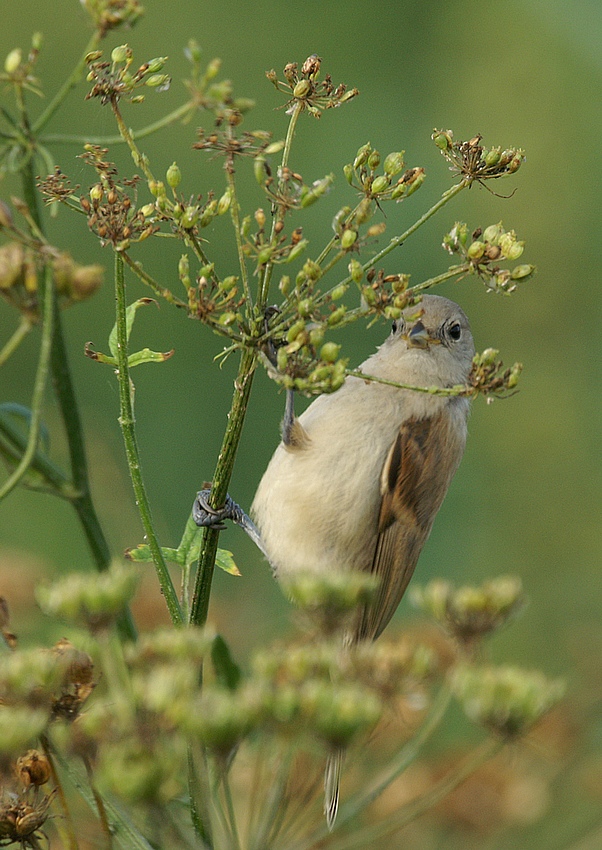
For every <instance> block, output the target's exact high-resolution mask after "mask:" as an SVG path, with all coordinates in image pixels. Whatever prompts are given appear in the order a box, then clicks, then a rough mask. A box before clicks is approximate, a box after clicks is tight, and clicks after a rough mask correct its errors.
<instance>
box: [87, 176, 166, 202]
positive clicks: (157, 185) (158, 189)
mask: <svg viewBox="0 0 602 850" xmlns="http://www.w3.org/2000/svg"><path fill="white" fill-rule="evenodd" d="M148 188H149V191H150V193H151V195H153V196H154V197H155V198H159V197H161V195H165V184H164V183H163V182H162V181H161V180H149V183H148ZM90 194H92V193H90Z"/></svg>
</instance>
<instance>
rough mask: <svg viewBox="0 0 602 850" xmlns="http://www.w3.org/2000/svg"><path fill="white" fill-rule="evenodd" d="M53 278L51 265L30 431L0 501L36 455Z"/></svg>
mask: <svg viewBox="0 0 602 850" xmlns="http://www.w3.org/2000/svg"><path fill="white" fill-rule="evenodd" d="M54 312H55V299H54V277H53V273H52V267H51V266H50V265H47V266H45V268H44V290H43V319H42V341H41V344H40V356H39V359H38V368H37V371H36V377H35V383H34V387H33V393H32V397H31V420H30V423H29V434H28V437H27V446H26V448H25V451H24V452H23V456H22V457H21V460H20V462H19V463H18V464H17V467H16V469H14V470H13V472H12V474H11V475H9V477H8V478H7V480H6V481H5V482H4V484H3V485H2V487H0V501H1V500H2V499H4V498H5V496H8V494H9V493H10V492H11V491H12V490H13V489H14V488H15V487H16V486H17V484H18V483H19V482H20V481H21V479H22V478H23V476H24V475H25V474H26V472H27V470H28V469H29V466H30V464H31V462H32V460H33V458H34V456H35V453H36V451H37V448H38V440H39V438H40V425H41V423H42V405H43V403H44V392H45V390H46V383H47V380H48V373H49V371H50V359H51V351H52V332H53V327H54Z"/></svg>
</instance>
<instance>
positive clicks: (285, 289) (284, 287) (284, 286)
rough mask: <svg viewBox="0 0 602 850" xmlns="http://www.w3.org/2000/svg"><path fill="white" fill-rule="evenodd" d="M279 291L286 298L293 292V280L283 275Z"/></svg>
mask: <svg viewBox="0 0 602 850" xmlns="http://www.w3.org/2000/svg"><path fill="white" fill-rule="evenodd" d="M278 289H279V290H280V292H282V294H283V295H284V296H285V297H286V296H287V295H288V294H289V292H290V291H291V279H290V277H289V275H287V274H285V275H282V277H281V278H280V283H279V284H278Z"/></svg>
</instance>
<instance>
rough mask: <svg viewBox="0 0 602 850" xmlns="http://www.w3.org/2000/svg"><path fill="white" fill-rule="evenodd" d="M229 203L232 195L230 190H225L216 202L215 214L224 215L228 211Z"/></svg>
mask: <svg viewBox="0 0 602 850" xmlns="http://www.w3.org/2000/svg"><path fill="white" fill-rule="evenodd" d="M231 202H232V193H231V191H230V189H226V191H225V192H224V194H223V195H222V196H221V198H220V199H219V201H218V202H217V214H218V215H223V214H224V213H226V212H228V210H229V209H230V204H231Z"/></svg>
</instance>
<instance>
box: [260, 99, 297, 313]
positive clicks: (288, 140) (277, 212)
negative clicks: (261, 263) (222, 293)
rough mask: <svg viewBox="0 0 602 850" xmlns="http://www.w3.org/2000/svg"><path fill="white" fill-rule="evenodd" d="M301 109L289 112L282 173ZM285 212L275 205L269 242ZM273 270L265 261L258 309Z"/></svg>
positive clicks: (262, 304) (262, 305)
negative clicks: (289, 117) (289, 118)
mask: <svg viewBox="0 0 602 850" xmlns="http://www.w3.org/2000/svg"><path fill="white" fill-rule="evenodd" d="M302 111H303V107H302V104H301V102H300V101H296V102H295V106H294V108H293V112H292V114H291V120H290V121H289V125H288V129H287V131H286V139H285V140H284V148H283V151H282V161H281V163H280V173H281V174H283V173H284V170H285V168H286V167H287V166H288V160H289V156H290V153H291V146H292V144H293V137H294V135H295V129H296V127H297V121H298V120H299V116H300V115H301V112H302ZM285 185H286V184H285V181H284V179H283V178H282V177H281V178H280V180H279V181H278V192H279V193H280V192H282V191H283V190H284V188H285ZM285 214H286V208H285V207H284V205H278V206H277V207H276V210H275V213H274V216H273V219H272V232H271V234H270V243H273V242H274V239H275V237H276V226H277V225H278V223H279V222H281V221H284V216H285ZM273 271H274V263H270V262H268V263H266V265H265V268H264V270H263V276H262V278H261V282H260V285H259V297H258V299H257V304H258V307H259V309H260V310H264V309H265V305H266V303H267V298H268V292H269V289H270V281H271V279H272V272H273Z"/></svg>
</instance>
